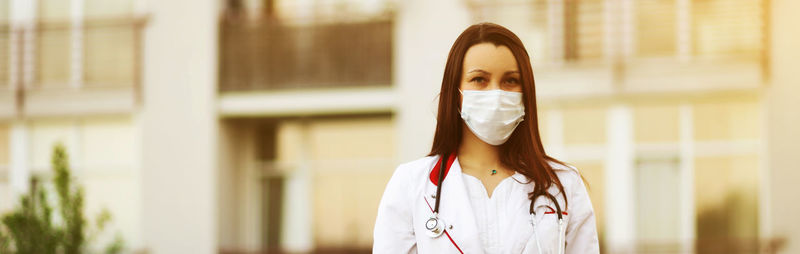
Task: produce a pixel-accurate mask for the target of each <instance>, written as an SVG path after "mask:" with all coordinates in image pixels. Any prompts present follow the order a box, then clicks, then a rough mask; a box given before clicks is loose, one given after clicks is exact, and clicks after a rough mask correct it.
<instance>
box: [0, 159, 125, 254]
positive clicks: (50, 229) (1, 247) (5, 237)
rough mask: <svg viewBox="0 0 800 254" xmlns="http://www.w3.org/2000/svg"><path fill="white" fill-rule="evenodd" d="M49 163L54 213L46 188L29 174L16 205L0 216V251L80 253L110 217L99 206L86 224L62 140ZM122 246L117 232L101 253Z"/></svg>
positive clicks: (81, 188)
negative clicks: (89, 224) (27, 184)
mask: <svg viewBox="0 0 800 254" xmlns="http://www.w3.org/2000/svg"><path fill="white" fill-rule="evenodd" d="M52 165H53V188H54V189H55V192H56V194H57V196H56V199H57V204H58V206H57V209H56V212H57V214H54V209H53V207H52V206H51V205H50V203H49V197H48V192H47V189H46V188H44V187H43V186H41V184H39V179H38V178H37V177H32V178H31V185H30V190H29V193H27V194H25V195H23V196H22V197H20V204H19V206H18V207H17V208H16V209H15V210H13V211H11V212H10V213H8V214H5V215H3V216H2V220H0V221H1V222H2V224H0V253H19V254H27V253H36V254H39V253H41V254H55V253H64V254H76V253H84V252H86V246H87V245H88V242H89V241H91V240H94V239H96V237H97V236H98V235H99V234H100V233H101V232H103V231H104V229H105V227H106V225H107V224H108V222H109V221H111V213H109V212H108V210H103V211H102V212H101V213H100V214H99V215H98V217H97V218H96V220H95V224H94V225H93V226H94V228H90V227H87V219H86V217H85V216H84V213H83V206H84V200H83V196H84V193H83V187H81V186H80V185H78V184H76V183H73V181H72V180H73V179H72V176H71V171H70V168H69V158H68V156H67V152H66V149H65V148H64V146H63V145H62V144H57V145H56V146H55V147H54V149H53V157H52ZM56 216H57V217H56ZM54 221H55V222H54ZM89 232H91V234H89ZM123 247H124V242H123V241H122V238H121V237H120V236H119V234H117V236H116V238H115V239H114V240H113V241H112V242H111V243H110V244H109V245H108V247H106V248H105V253H119V252H120V251H121V250H122V249H123Z"/></svg>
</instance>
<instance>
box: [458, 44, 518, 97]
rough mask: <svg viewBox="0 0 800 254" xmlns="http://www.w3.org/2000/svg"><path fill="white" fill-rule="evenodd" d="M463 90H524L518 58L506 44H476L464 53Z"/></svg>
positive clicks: (461, 86)
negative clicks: (515, 57) (518, 67)
mask: <svg viewBox="0 0 800 254" xmlns="http://www.w3.org/2000/svg"><path fill="white" fill-rule="evenodd" d="M463 65H464V66H463V69H462V70H463V71H462V73H463V74H462V75H461V85H460V88H461V90H498V89H500V90H504V91H510V92H522V79H521V78H520V73H519V69H517V60H516V59H514V54H513V53H511V50H510V49H508V47H506V46H495V45H494V44H492V43H488V42H487V43H480V44H475V45H473V46H472V47H470V48H469V49H467V53H466V54H465V55H464V64H463Z"/></svg>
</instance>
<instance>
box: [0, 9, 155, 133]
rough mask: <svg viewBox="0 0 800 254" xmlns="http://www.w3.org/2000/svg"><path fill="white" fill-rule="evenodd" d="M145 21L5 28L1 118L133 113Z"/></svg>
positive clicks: (1, 33) (0, 50) (1, 30)
mask: <svg viewBox="0 0 800 254" xmlns="http://www.w3.org/2000/svg"><path fill="white" fill-rule="evenodd" d="M144 24H145V19H143V18H116V19H92V20H82V21H80V22H79V23H73V22H70V21H39V22H36V23H24V24H11V25H9V24H4V25H2V27H0V59H2V60H0V118H12V117H40V116H43V117H47V116H64V115H91V114H117V113H131V112H133V110H134V109H135V108H136V106H137V105H138V104H139V101H140V99H139V94H140V87H141V86H140V76H141V73H140V70H141V62H142V60H141V54H142V49H141V44H142V28H143V27H144Z"/></svg>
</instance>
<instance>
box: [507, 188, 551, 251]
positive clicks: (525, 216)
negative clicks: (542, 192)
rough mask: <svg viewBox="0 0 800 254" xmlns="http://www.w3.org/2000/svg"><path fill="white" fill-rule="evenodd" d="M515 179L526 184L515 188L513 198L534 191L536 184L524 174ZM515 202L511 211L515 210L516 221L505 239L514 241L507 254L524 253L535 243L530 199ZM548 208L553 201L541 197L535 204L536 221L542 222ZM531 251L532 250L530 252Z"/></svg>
mask: <svg viewBox="0 0 800 254" xmlns="http://www.w3.org/2000/svg"><path fill="white" fill-rule="evenodd" d="M514 179H515V180H517V181H518V182H521V183H524V185H523V186H521V188H514V192H515V193H513V197H527V196H528V193H530V192H532V191H533V187H534V186H533V185H534V183H533V182H532V181H530V180H529V179H527V178H526V177H525V176H524V175H522V174H519V173H517V174H515V175H514ZM513 202H515V203H514V204H513V205H511V206H510V207H512V208H511V209H514V210H513V212H514V221H513V222H512V223H513V225H512V226H511V227H510V228H511V230H509V232H508V233H509V234H510V235H507V237H506V238H505V239H512V241H513V242H512V243H511V244H509V245H508V248H509V249H508V250H506V251H507V253H522V251H523V250H524V249H525V246H526V245H527V244H528V243H529V242H530V241H535V240H536V239H533V238H532V237H533V224H532V223H531V216H530V205H531V203H530V199H528V198H521V199H514V201H513ZM546 206H553V204H552V201H550V199H549V198H546V197H544V196H540V197H539V198H537V199H536V200H535V202H534V206H533V207H534V211H536V218H535V219H536V220H537V221H541V219H542V216H544V213H545V212H546V211H547V208H545V207H546ZM529 251H530V250H529Z"/></svg>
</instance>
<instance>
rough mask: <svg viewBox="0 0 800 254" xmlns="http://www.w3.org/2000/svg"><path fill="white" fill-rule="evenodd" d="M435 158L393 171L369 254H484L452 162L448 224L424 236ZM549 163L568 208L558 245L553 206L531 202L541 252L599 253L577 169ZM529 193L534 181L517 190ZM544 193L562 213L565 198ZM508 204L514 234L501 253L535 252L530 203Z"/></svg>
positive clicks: (444, 213)
mask: <svg viewBox="0 0 800 254" xmlns="http://www.w3.org/2000/svg"><path fill="white" fill-rule="evenodd" d="M438 160H439V157H438V156H428V157H424V158H421V159H418V160H415V161H412V162H409V163H405V164H402V165H400V166H399V167H397V169H396V170H395V172H394V175H392V178H391V179H390V180H389V183H388V184H387V186H386V191H385V192H384V193H383V198H382V199H381V202H380V205H379V207H378V216H377V219H376V222H375V230H374V239H373V240H374V242H373V253H483V247H482V246H481V245H482V244H481V241H480V240H479V236H478V231H477V226H476V222H475V218H474V215H473V211H472V207H471V205H470V200H469V197H468V196H467V195H468V194H467V193H466V190H465V187H464V182H463V178H462V176H461V166H460V165H459V164H458V160H457V159H456V160H455V162H454V163H453V164H452V166H451V168H450V171H449V172H448V173H447V176H445V178H444V182H443V183H442V200H441V203H440V204H439V218H441V219H442V220H444V221H445V223H446V224H447V228H446V230H445V232H446V233H445V234H442V235H441V236H439V237H437V238H431V237H430V236H428V235H427V234H426V232H427V231H428V230H427V229H426V228H425V222H426V221H427V220H428V219H429V218H430V217H431V215H432V214H433V212H432V211H433V206H434V202H435V199H434V198H433V197H432V195H434V194H435V193H436V185H435V184H434V183H432V181H431V178H430V174H431V171H432V169H433V168H434V166H435V165H436V163H437V162H438ZM550 165H552V166H553V168H554V170H555V171H556V175H557V176H558V178H559V180H561V183H562V184H563V185H564V191H565V192H566V195H567V197H568V199H569V207H568V208H567V210H565V211H564V213H566V215H563V220H564V225H565V226H566V231H565V235H564V236H563V237H561V239H563V241H562V242H561V243H557V242H558V239H559V236H558V234H559V230H558V219H557V217H556V214H555V213H553V212H552V208H555V206H554V204H553V203H552V201H551V200H550V199H548V198H545V197H543V196H542V197H540V198H538V199H537V200H536V202H535V204H534V205H535V206H534V207H536V208H535V211H536V220H537V224H536V235H537V236H538V238H539V243H541V245H542V246H541V247H542V252H544V253H557V252H558V244H563V245H565V246H566V247H565V253H570V254H571V253H581V254H583V253H599V244H598V240H597V228H596V225H595V218H594V211H593V210H592V204H591V201H590V200H589V196H588V194H587V192H586V187H585V185H584V184H583V181H582V179H581V177H580V175H579V173H578V171H577V169H575V168H570V167H565V166H562V165H559V164H556V163H551V164H550ZM531 190H533V182H531V183H528V184H526V189H521V190H520V191H527V192H530V191H531ZM549 192H550V193H551V194H553V196H555V197H556V199H557V200H558V202H559V204H560V206H561V207H562V209H563V208H564V207H565V206H564V200H563V197H562V196H561V194H558V190H557V188H556V187H555V186H553V187H552V188H551V189H550V190H549ZM518 196H523V197H524V195H518ZM509 202H514V203H513V207H518V208H517V209H516V211H517V212H514V213H515V214H516V215H515V216H514V218H513V220H514V221H515V222H514V226H513V227H515V229H514V230H513V231H512V232H518V233H516V234H511V235H514V237H512V239H507V241H506V242H505V243H503V245H504V246H503V253H537V252H538V250H537V248H536V239H535V238H534V237H533V235H534V234H533V225H532V224H531V223H530V220H531V219H530V214H529V206H530V201H529V199H527V198H520V200H513V201H509ZM548 211H550V212H549V213H548ZM451 225H452V228H451V227H450V226H451Z"/></svg>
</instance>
